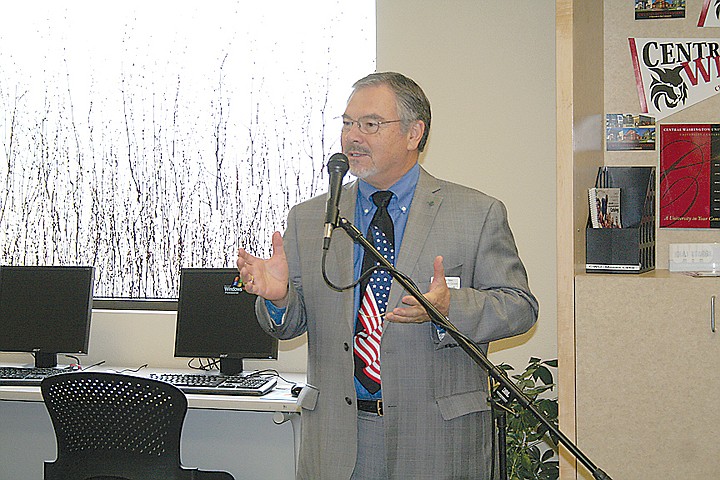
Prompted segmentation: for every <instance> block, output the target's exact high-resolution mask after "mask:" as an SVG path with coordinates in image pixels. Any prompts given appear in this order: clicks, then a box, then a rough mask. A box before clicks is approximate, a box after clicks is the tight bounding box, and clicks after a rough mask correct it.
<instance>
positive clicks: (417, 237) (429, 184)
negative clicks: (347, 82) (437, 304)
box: [388, 168, 443, 309]
mask: <svg viewBox="0 0 720 480" xmlns="http://www.w3.org/2000/svg"><path fill="white" fill-rule="evenodd" d="M442 200H443V196H442V190H441V187H440V184H439V182H438V181H437V179H436V178H435V177H433V176H432V175H430V174H429V173H427V171H425V169H423V168H420V178H419V179H418V184H417V187H416V188H415V195H414V196H413V201H412V204H411V205H410V216H409V217H408V221H407V225H406V226H405V233H404V235H403V239H402V245H401V246H400V252H399V254H398V263H397V265H396V267H397V269H398V270H400V271H401V272H402V273H405V274H407V275H409V276H411V275H412V274H413V272H414V271H415V270H416V266H417V264H418V260H419V258H420V253H422V250H423V247H424V246H425V243H426V242H427V238H428V235H429V233H430V229H431V228H432V225H433V223H434V222H435V217H436V216H437V213H438V209H439V208H440V204H441V203H442ZM422 293H425V292H422ZM404 294H406V293H404V289H402V288H401V287H400V285H398V284H397V282H393V286H392V287H391V289H390V299H389V301H388V309H391V308H395V307H397V306H398V305H399V304H400V299H401V298H402V295H404Z"/></svg>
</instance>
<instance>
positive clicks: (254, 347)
mask: <svg viewBox="0 0 720 480" xmlns="http://www.w3.org/2000/svg"><path fill="white" fill-rule="evenodd" d="M256 298H257V296H256V295H253V294H250V293H248V292H246V291H245V290H244V289H243V288H242V284H241V282H240V277H239V275H238V272H237V270H236V269H232V268H184V269H182V271H181V274H180V291H179V294H178V311H177V326H176V329H175V356H176V357H190V358H219V359H220V369H221V373H224V374H236V373H239V372H240V371H242V360H243V359H244V358H250V359H277V355H278V340H277V339H275V338H273V337H271V336H270V335H268V334H267V333H265V331H264V330H263V329H262V328H260V325H259V324H258V321H257V318H256V316H255V299H256Z"/></svg>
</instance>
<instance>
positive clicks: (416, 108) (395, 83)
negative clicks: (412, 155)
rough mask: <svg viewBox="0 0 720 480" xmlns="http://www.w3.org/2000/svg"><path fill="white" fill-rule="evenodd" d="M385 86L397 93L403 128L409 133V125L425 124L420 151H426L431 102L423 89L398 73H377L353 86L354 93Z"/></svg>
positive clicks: (419, 144) (399, 114)
mask: <svg viewBox="0 0 720 480" xmlns="http://www.w3.org/2000/svg"><path fill="white" fill-rule="evenodd" d="M380 85H385V86H387V87H389V88H390V90H392V91H393V93H395V98H396V99H397V110H398V116H399V117H400V120H402V124H403V128H405V130H406V131H407V129H408V127H409V125H410V124H411V123H412V122H414V121H417V120H421V121H422V122H423V123H424V124H425V132H424V133H423V136H422V138H421V139H420V143H418V151H420V152H422V151H423V150H424V149H425V144H426V143H427V138H428V135H429V134H430V119H431V114H430V102H429V101H428V99H427V97H426V96H425V92H423V90H422V88H420V86H419V85H418V84H417V83H415V82H414V81H413V80H412V79H410V78H408V77H406V76H405V75H403V74H401V73H396V72H377V73H371V74H370V75H368V76H366V77H364V78H361V79H360V80H358V81H357V82H355V83H354V84H353V91H355V90H358V89H360V88H363V87H375V86H380Z"/></svg>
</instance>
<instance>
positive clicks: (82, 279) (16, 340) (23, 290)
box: [0, 266, 95, 367]
mask: <svg viewBox="0 0 720 480" xmlns="http://www.w3.org/2000/svg"><path fill="white" fill-rule="evenodd" d="M94 274H95V269H94V268H93V267H71V266H0V351H6V352H30V353H33V354H34V356H35V366H37V367H55V366H57V354H58V353H67V354H78V353H87V352H88V343H89V339H90V318H91V316H92V293H93V280H94Z"/></svg>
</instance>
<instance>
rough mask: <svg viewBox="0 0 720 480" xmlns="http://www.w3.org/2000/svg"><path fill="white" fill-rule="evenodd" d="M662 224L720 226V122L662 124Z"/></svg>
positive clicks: (670, 225) (673, 226)
mask: <svg viewBox="0 0 720 480" xmlns="http://www.w3.org/2000/svg"><path fill="white" fill-rule="evenodd" d="M659 186H660V189H659V191H658V197H659V200H660V207H659V208H660V228H720V124H710V123H690V124H664V125H660V185H659Z"/></svg>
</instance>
